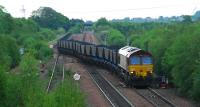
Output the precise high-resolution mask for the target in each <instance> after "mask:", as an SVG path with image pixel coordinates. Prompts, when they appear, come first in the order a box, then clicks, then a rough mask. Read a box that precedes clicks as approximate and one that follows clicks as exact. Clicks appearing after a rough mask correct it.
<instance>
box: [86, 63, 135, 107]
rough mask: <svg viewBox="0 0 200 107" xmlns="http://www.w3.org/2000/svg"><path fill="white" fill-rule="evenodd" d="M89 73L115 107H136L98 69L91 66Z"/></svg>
mask: <svg viewBox="0 0 200 107" xmlns="http://www.w3.org/2000/svg"><path fill="white" fill-rule="evenodd" d="M87 68H88V67H87ZM88 72H89V74H90V76H91V77H92V79H93V81H94V82H95V84H96V85H97V86H98V88H99V89H100V90H101V92H102V93H103V94H104V96H105V97H106V99H107V100H108V101H109V102H110V104H111V105H112V106H113V107H134V106H133V105H132V104H131V103H130V102H129V101H128V100H127V99H126V98H125V97H124V96H123V95H122V94H121V93H120V92H119V91H118V90H117V89H116V88H115V87H114V86H113V85H112V84H111V83H110V82H109V81H108V80H106V79H105V78H104V77H103V76H102V75H101V74H99V73H98V71H97V69H95V68H94V67H93V66H92V67H91V66H90V67H89V69H88Z"/></svg>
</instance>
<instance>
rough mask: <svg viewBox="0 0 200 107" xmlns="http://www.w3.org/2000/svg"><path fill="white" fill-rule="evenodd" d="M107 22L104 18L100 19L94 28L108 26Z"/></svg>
mask: <svg viewBox="0 0 200 107" xmlns="http://www.w3.org/2000/svg"><path fill="white" fill-rule="evenodd" d="M109 25H110V24H109V22H108V21H107V19H106V18H100V19H99V20H98V21H97V22H96V23H95V26H96V27H98V26H109Z"/></svg>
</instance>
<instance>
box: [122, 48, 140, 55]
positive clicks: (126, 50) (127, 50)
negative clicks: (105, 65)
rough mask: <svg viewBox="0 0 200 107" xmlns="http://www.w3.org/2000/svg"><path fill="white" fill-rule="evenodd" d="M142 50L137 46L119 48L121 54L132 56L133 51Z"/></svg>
mask: <svg viewBox="0 0 200 107" xmlns="http://www.w3.org/2000/svg"><path fill="white" fill-rule="evenodd" d="M138 51H141V49H139V48H137V47H131V46H125V47H122V48H121V49H119V54H121V55H123V56H126V57H130V56H131V55H132V54H133V53H135V52H138Z"/></svg>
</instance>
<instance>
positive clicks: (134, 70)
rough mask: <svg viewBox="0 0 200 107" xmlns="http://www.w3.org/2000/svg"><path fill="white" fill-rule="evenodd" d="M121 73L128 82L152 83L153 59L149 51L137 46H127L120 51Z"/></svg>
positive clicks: (136, 83)
mask: <svg viewBox="0 0 200 107" xmlns="http://www.w3.org/2000/svg"><path fill="white" fill-rule="evenodd" d="M118 54H119V64H118V66H119V67H120V69H121V70H120V71H121V75H122V77H123V79H124V80H125V82H126V83H128V84H133V85H134V86H148V85H150V84H151V80H152V73H153V59H152V55H151V54H150V53H149V52H146V51H144V50H142V49H139V48H136V47H130V46H125V47H123V48H121V49H120V50H119V52H118Z"/></svg>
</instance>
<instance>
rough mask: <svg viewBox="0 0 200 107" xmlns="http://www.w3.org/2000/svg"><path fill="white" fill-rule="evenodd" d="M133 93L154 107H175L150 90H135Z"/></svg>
mask: <svg viewBox="0 0 200 107" xmlns="http://www.w3.org/2000/svg"><path fill="white" fill-rule="evenodd" d="M135 91H136V92H137V93H138V94H139V95H140V96H142V97H143V98H145V99H146V100H147V101H148V102H150V103H151V104H152V105H153V106H155V107H177V106H176V105H174V104H173V103H172V102H170V101H169V100H167V99H166V98H165V97H163V96H162V95H160V94H159V93H157V92H156V91H155V90H153V89H151V88H147V89H135Z"/></svg>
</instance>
